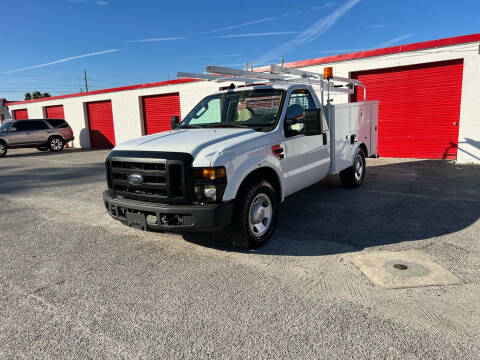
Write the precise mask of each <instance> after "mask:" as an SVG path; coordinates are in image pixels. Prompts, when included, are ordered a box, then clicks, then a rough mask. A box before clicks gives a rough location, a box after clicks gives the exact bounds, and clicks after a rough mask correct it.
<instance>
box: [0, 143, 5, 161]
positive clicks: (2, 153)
mask: <svg viewBox="0 0 480 360" xmlns="http://www.w3.org/2000/svg"><path fill="white" fill-rule="evenodd" d="M5 155H7V144H5V143H4V142H3V141H0V158H2V157H4V156H5Z"/></svg>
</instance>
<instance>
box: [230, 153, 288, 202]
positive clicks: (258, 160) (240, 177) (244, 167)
mask: <svg viewBox="0 0 480 360" xmlns="http://www.w3.org/2000/svg"><path fill="white" fill-rule="evenodd" d="M246 155H247V156H246V158H245V159H244V161H243V162H241V163H239V165H238V166H233V165H232V166H231V169H228V168H227V174H228V173H230V174H232V176H229V177H228V182H227V188H226V189H225V193H224V195H223V200H224V201H229V200H233V199H235V198H236V196H237V193H238V189H239V188H240V186H241V185H242V182H243V181H244V180H245V178H246V177H247V176H248V175H250V174H251V173H252V172H253V171H255V170H257V169H260V168H264V167H267V168H271V169H272V170H273V171H275V173H276V174H277V177H278V180H279V183H280V187H281V192H282V194H281V201H283V199H284V193H285V188H284V179H283V176H282V175H281V174H282V171H281V168H280V163H279V160H278V159H277V158H276V157H274V156H273V155H272V156H269V155H266V154H256V155H253V156H252V155H251V156H248V154H246ZM229 170H230V171H229Z"/></svg>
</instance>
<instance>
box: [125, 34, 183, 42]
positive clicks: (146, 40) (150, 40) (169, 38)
mask: <svg viewBox="0 0 480 360" xmlns="http://www.w3.org/2000/svg"><path fill="white" fill-rule="evenodd" d="M184 39H185V37H183V36H175V37H164V38H149V39H138V40H127V41H124V42H127V43H142V42H157V41H173V40H184Z"/></svg>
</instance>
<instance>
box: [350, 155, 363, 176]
mask: <svg viewBox="0 0 480 360" xmlns="http://www.w3.org/2000/svg"><path fill="white" fill-rule="evenodd" d="M353 170H354V175H355V180H356V181H357V182H361V181H362V177H363V172H364V171H365V160H364V159H363V156H362V155H361V154H358V155H357V157H356V158H355V164H353Z"/></svg>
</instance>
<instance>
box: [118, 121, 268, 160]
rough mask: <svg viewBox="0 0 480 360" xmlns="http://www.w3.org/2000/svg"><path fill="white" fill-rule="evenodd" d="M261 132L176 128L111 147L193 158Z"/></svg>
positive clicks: (248, 138)
mask: <svg viewBox="0 0 480 360" xmlns="http://www.w3.org/2000/svg"><path fill="white" fill-rule="evenodd" d="M262 135H265V133H262V132H257V131H255V130H253V129H239V128H225V129H178V130H170V131H164V132H161V133H158V134H154V135H148V136H143V137H141V138H138V139H134V140H130V141H127V142H124V143H122V144H120V145H118V146H116V147H115V149H114V150H137V151H165V152H183V153H189V154H191V155H192V156H193V157H196V156H197V155H198V154H199V153H200V152H201V151H206V153H205V155H210V156H211V155H213V154H214V153H218V152H219V151H221V150H223V149H224V148H225V147H230V146H234V145H236V144H238V143H241V142H245V141H248V140H251V139H255V138H257V137H261V136H262Z"/></svg>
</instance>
